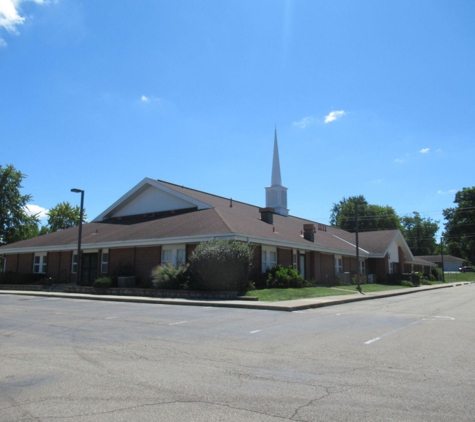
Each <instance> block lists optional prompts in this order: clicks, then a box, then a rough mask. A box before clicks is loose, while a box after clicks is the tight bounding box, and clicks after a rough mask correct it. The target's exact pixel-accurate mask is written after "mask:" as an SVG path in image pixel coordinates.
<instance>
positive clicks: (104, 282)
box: [92, 277, 112, 289]
mask: <svg viewBox="0 0 475 422" xmlns="http://www.w3.org/2000/svg"><path fill="white" fill-rule="evenodd" d="M111 286H112V280H111V278H110V277H100V278H97V279H96V280H95V281H94V283H92V287H94V288H95V289H109V288H110V287H111Z"/></svg>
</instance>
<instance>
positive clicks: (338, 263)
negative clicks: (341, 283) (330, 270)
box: [335, 255, 343, 274]
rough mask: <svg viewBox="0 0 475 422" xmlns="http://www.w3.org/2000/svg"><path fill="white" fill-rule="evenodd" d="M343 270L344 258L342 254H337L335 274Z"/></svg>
mask: <svg viewBox="0 0 475 422" xmlns="http://www.w3.org/2000/svg"><path fill="white" fill-rule="evenodd" d="M342 272H343V258H342V257H341V255H335V274H340V273H342Z"/></svg>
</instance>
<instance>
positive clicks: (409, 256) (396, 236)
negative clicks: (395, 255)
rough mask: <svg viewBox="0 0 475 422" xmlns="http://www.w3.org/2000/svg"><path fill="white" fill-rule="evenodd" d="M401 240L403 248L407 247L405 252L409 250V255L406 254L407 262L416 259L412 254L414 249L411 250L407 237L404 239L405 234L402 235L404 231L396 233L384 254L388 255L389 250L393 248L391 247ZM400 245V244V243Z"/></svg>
mask: <svg viewBox="0 0 475 422" xmlns="http://www.w3.org/2000/svg"><path fill="white" fill-rule="evenodd" d="M398 240H400V241H402V246H403V249H406V251H405V252H409V255H407V254H406V253H405V255H406V261H405V262H406V263H410V262H412V261H414V256H413V255H412V251H411V248H410V247H409V245H408V244H407V242H406V239H404V236H403V235H402V233H401V232H400V231H398V232H397V233H396V235H395V236H394V238H393V240H391V242H389V245H388V247H387V248H386V251H385V252H384V255H383V256H386V254H387V253H388V252H389V250H390V249H391V247H392V246H393V244H394V243H396V244H397V241H398ZM398 246H399V244H398Z"/></svg>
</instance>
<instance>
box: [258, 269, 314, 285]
mask: <svg viewBox="0 0 475 422" xmlns="http://www.w3.org/2000/svg"><path fill="white" fill-rule="evenodd" d="M266 274H267V287H268V288H270V289H287V288H289V287H290V288H299V287H310V286H311V285H312V283H311V282H310V281H306V280H305V279H304V278H303V277H302V276H301V275H300V274H299V272H298V271H297V270H296V269H294V268H292V266H289V267H286V268H285V267H283V266H282V265H280V264H278V265H276V266H274V267H272V268H268V269H267V271H266Z"/></svg>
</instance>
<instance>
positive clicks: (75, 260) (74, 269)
mask: <svg viewBox="0 0 475 422" xmlns="http://www.w3.org/2000/svg"><path fill="white" fill-rule="evenodd" d="M77 272H78V254H77V253H73V260H72V262H71V273H72V274H77Z"/></svg>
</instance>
